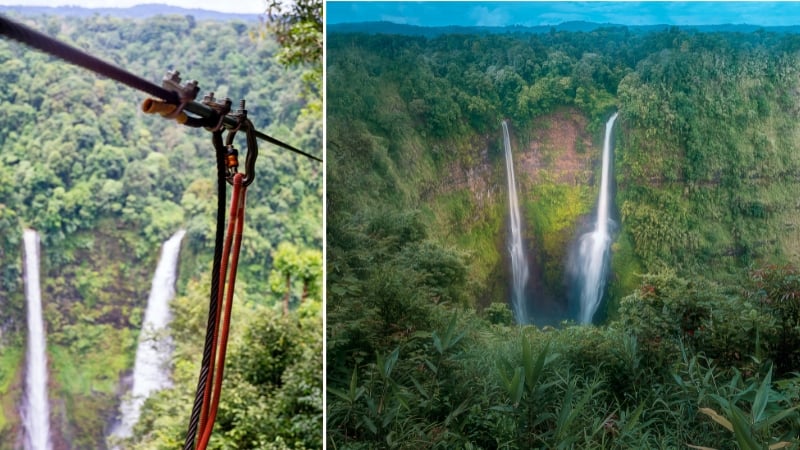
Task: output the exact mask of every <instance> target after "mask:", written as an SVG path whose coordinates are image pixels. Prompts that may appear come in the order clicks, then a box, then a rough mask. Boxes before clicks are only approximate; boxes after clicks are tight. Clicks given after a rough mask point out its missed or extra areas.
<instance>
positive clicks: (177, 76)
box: [167, 70, 181, 83]
mask: <svg viewBox="0 0 800 450" xmlns="http://www.w3.org/2000/svg"><path fill="white" fill-rule="evenodd" d="M167 75H168V76H169V79H170V80H172V81H174V82H176V83H180V82H181V73H180V72H178V71H177V70H170V71H168V72H167Z"/></svg>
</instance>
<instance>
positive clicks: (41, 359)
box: [22, 230, 53, 450]
mask: <svg viewBox="0 0 800 450" xmlns="http://www.w3.org/2000/svg"><path fill="white" fill-rule="evenodd" d="M22 237H23V240H24V242H25V298H26V299H27V302H28V353H27V367H26V370H25V400H24V404H23V407H22V426H23V430H24V435H25V436H24V437H25V446H24V448H25V450H50V449H51V448H52V447H53V445H52V442H51V441H50V405H49V402H48V399H47V353H46V349H47V345H46V341H45V336H44V320H43V319H42V294H41V288H40V286H39V233H37V232H36V231H34V230H24V232H23V235H22Z"/></svg>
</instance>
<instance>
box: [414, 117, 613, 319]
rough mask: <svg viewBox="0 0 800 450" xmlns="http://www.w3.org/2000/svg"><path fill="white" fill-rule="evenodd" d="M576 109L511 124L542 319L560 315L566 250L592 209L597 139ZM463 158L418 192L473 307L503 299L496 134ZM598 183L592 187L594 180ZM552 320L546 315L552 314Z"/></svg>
mask: <svg viewBox="0 0 800 450" xmlns="http://www.w3.org/2000/svg"><path fill="white" fill-rule="evenodd" d="M587 127H588V120H587V119H586V117H585V116H583V115H582V114H581V113H579V112H578V111H576V110H574V109H570V108H563V109H559V110H557V111H556V112H553V113H551V114H547V115H543V116H541V117H540V118H538V119H537V120H536V121H535V123H533V124H514V123H511V127H510V131H511V133H510V134H511V140H512V153H513V158H514V167H515V174H516V179H517V183H518V190H519V196H520V207H521V209H522V211H521V212H522V215H523V233H524V235H525V244H526V247H527V254H528V260H529V264H530V266H531V281H530V284H529V292H528V296H529V297H530V298H532V299H535V300H534V302H535V304H534V305H533V308H534V310H541V312H542V314H547V315H552V314H555V315H557V316H558V315H561V314H563V313H564V308H565V301H564V298H565V296H566V294H565V292H566V286H565V285H564V270H565V267H566V263H567V256H568V253H569V248H570V245H571V243H572V241H573V240H574V238H575V237H576V236H577V235H579V232H580V231H581V230H582V228H583V225H584V222H585V221H586V220H585V219H586V217H587V216H588V215H589V213H590V212H591V210H592V208H593V207H594V203H595V201H596V197H597V192H596V187H595V184H596V183H595V181H599V177H595V176H594V174H595V171H596V169H597V168H598V167H599V161H600V158H601V152H602V146H601V145H599V144H598V143H600V142H602V135H598V136H593V135H591V134H590V133H589V131H588V129H587ZM472 146H473V149H472V150H471V152H470V157H469V158H462V159H461V160H459V161H454V162H450V163H449V164H448V165H447V166H446V169H445V170H444V171H443V175H442V176H441V177H440V178H436V179H434V180H433V181H431V183H430V185H429V186H428V187H427V188H425V189H423V190H422V200H423V202H424V203H426V204H427V205H429V208H430V211H431V212H432V214H433V216H434V217H435V218H436V219H435V224H436V227H435V228H436V229H438V230H441V235H442V238H443V239H444V240H445V242H448V243H449V244H451V245H453V246H456V247H457V248H459V249H461V250H463V251H464V252H465V253H466V255H467V258H468V262H469V264H470V266H471V267H470V270H471V275H472V279H473V281H474V285H475V286H476V290H475V293H476V294H477V303H478V305H479V306H487V305H488V304H489V303H492V302H497V301H503V299H506V298H508V277H509V276H510V275H509V273H508V265H509V261H508V252H507V250H506V249H507V243H506V240H507V233H508V230H507V220H508V194H507V190H508V189H507V180H506V173H505V159H504V156H503V152H502V135H501V134H500V127H498V132H497V134H494V135H490V136H481V137H477V138H475V139H473V140H472ZM595 178H597V180H595ZM551 313H552V314H551Z"/></svg>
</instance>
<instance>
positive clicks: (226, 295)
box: [197, 173, 247, 450]
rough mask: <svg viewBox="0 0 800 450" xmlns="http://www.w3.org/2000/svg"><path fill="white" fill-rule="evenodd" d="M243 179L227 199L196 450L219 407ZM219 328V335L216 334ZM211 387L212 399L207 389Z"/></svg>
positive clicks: (239, 239)
mask: <svg viewBox="0 0 800 450" xmlns="http://www.w3.org/2000/svg"><path fill="white" fill-rule="evenodd" d="M242 179H243V175H242V174H240V173H237V174H236V175H234V177H233V193H232V195H231V209H230V219H229V220H228V229H227V233H226V236H225V243H224V245H223V250H222V262H221V265H220V268H219V279H220V280H223V283H224V280H225V276H226V275H227V276H228V282H227V284H224V288H223V289H220V290H219V294H218V296H217V317H216V325H215V328H214V338H213V341H214V346H213V349H212V353H211V365H210V367H209V379H208V382H207V383H206V387H205V391H204V393H203V408H202V412H201V414H200V431H199V436H200V439H199V441H198V444H197V450H205V449H206V447H207V446H208V441H209V439H210V438H211V430H212V429H213V428H214V421H215V420H216V418H217V408H218V406H219V399H220V394H221V392H222V378H223V373H224V371H225V355H226V353H227V349H228V334H229V331H230V323H231V311H232V309H233V292H234V287H235V285H236V270H237V267H238V265H239V251H240V250H241V247H242V234H243V231H244V206H245V196H246V190H247V187H246V186H243V185H242ZM231 244H233V245H231ZM229 258H230V271H228V259H229ZM223 306H224V307H225V314H224V316H222V307H223ZM220 325H221V334H218V333H219V332H220ZM217 347H219V354H218V355H216V356H217V359H216V373H215V364H214V356H215V354H216V351H217ZM212 384H213V385H214V388H213V395H212V388H211V385H212Z"/></svg>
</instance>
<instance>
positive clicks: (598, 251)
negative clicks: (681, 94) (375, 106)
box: [575, 113, 617, 324]
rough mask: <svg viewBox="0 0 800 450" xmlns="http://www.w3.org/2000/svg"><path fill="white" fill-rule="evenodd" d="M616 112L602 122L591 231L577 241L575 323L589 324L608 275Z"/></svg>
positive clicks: (601, 298) (598, 304)
mask: <svg viewBox="0 0 800 450" xmlns="http://www.w3.org/2000/svg"><path fill="white" fill-rule="evenodd" d="M615 120H617V113H614V115H613V116H611V118H610V119H608V122H606V135H605V140H604V142H603V169H602V174H601V177H600V198H599V199H598V200H597V221H596V222H595V227H594V231H590V232H588V233H586V234H584V235H583V236H581V238H580V243H579V245H580V247H579V248H578V252H579V253H578V259H577V261H576V264H577V267H576V268H575V269H576V270H575V271H576V275H577V277H576V279H577V280H579V281H581V284H580V285H579V288H580V295H579V299H580V302H579V306H580V312H579V315H578V322H580V323H584V324H587V323H592V318H593V317H594V314H595V313H596V312H597V308H598V307H599V306H600V302H601V301H602V300H603V291H604V289H605V287H606V276H607V273H608V262H609V256H610V255H609V248H610V247H611V233H610V232H609V229H608V225H609V222H610V220H611V218H610V217H609V209H610V205H609V203H610V198H609V196H610V190H611V181H610V178H611V177H610V174H609V172H610V171H611V131H612V130H613V128H614V121H615Z"/></svg>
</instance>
